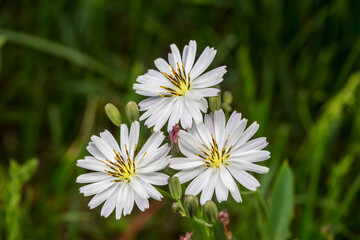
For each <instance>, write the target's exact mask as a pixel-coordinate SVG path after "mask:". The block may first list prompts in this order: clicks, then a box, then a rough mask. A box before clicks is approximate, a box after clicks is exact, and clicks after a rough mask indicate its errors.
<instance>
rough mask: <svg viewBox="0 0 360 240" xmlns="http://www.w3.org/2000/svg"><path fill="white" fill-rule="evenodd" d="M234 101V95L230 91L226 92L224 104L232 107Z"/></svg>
mask: <svg viewBox="0 0 360 240" xmlns="http://www.w3.org/2000/svg"><path fill="white" fill-rule="evenodd" d="M232 100H233V95H232V93H231V92H230V91H225V92H224V104H227V105H230V104H231V103H232Z"/></svg>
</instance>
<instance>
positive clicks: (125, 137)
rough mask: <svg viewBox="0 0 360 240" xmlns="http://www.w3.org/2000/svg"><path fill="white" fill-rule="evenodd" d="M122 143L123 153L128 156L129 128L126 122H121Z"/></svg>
mask: <svg viewBox="0 0 360 240" xmlns="http://www.w3.org/2000/svg"><path fill="white" fill-rule="evenodd" d="M120 145H121V152H122V155H123V156H126V149H127V150H128V151H129V129H128V127H127V126H126V124H121V126H120ZM125 145H126V149H125Z"/></svg>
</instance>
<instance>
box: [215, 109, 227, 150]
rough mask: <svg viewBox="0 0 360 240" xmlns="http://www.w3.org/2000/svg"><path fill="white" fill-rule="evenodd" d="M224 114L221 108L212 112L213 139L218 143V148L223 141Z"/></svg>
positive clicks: (221, 145)
mask: <svg viewBox="0 0 360 240" xmlns="http://www.w3.org/2000/svg"><path fill="white" fill-rule="evenodd" d="M225 122H226V119H225V114H224V112H223V110H217V111H215V112H214V127H215V136H214V138H215V140H216V141H217V143H218V146H219V148H220V149H222V147H223V143H224V132H225Z"/></svg>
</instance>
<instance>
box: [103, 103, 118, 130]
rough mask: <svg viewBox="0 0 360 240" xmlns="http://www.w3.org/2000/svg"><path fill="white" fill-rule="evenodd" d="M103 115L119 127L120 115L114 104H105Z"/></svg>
mask: <svg viewBox="0 0 360 240" xmlns="http://www.w3.org/2000/svg"><path fill="white" fill-rule="evenodd" d="M105 113H106V115H107V116H108V118H109V119H110V121H111V122H112V123H113V124H114V125H116V126H118V127H120V124H121V114H120V112H119V110H118V109H117V107H115V106H114V104H112V103H108V104H106V105H105Z"/></svg>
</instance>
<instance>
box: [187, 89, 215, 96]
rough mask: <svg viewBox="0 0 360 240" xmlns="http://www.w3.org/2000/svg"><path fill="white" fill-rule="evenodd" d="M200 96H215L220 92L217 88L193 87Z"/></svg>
mask: <svg viewBox="0 0 360 240" xmlns="http://www.w3.org/2000/svg"><path fill="white" fill-rule="evenodd" d="M192 90H193V91H194V92H195V94H197V95H198V96H199V97H215V96H217V95H218V93H219V92H220V89H217V88H192Z"/></svg>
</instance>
